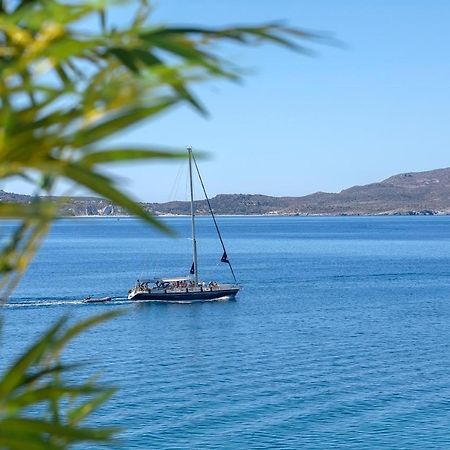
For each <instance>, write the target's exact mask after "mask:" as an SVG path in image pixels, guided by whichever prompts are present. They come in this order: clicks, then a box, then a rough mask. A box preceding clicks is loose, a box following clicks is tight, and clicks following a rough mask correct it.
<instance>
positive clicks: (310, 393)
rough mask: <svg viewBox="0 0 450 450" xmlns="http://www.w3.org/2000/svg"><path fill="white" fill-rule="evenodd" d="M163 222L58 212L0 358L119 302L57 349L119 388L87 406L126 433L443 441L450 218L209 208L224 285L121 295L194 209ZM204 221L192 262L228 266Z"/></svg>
mask: <svg viewBox="0 0 450 450" xmlns="http://www.w3.org/2000/svg"><path fill="white" fill-rule="evenodd" d="M165 222H166V223H167V224H168V225H170V227H172V228H173V229H174V230H175V231H176V233H177V238H175V239H170V238H167V237H165V236H164V235H161V234H159V233H157V232H156V231H154V230H151V229H148V228H146V227H145V226H144V225H142V224H141V223H140V222H139V221H137V220H134V219H127V218H125V219H120V220H118V219H117V218H107V219H103V218H102V219H73V220H62V221H60V222H58V223H57V224H56V225H55V226H54V227H53V229H52V231H51V234H50V236H49V238H48V240H47V241H46V243H45V245H44V247H43V248H42V249H41V251H40V252H39V254H38V256H37V258H36V259H35V261H34V262H33V264H32V266H31V267H30V269H29V271H28V272H27V274H26V276H25V278H24V279H23V281H22V282H21V284H20V286H19V288H18V289H17V290H16V291H15V293H14V295H13V298H12V299H11V301H10V303H9V305H8V306H7V307H5V308H4V309H3V310H2V311H0V314H1V317H2V319H3V325H4V326H3V334H2V337H1V344H0V366H4V365H5V364H6V362H7V361H11V359H12V358H13V357H15V356H17V355H18V353H19V352H20V351H21V350H22V349H23V348H24V347H25V346H26V345H27V344H28V343H30V342H31V341H32V340H33V339H34V338H35V337H36V336H37V335H38V333H40V332H41V331H42V330H44V329H45V328H46V327H48V326H49V325H50V324H51V323H53V322H54V321H55V320H56V319H57V318H59V317H60V316H61V315H62V314H64V313H69V314H71V316H72V317H73V318H74V319H75V318H81V317H86V316H90V315H92V314H96V313H100V312H103V311H107V310H111V309H119V308H123V307H127V308H128V313H127V314H125V315H123V316H121V317H118V318H116V319H114V320H112V321H111V322H109V323H106V324H104V325H102V326H100V327H98V328H95V329H93V330H92V331H90V332H88V333H86V334H84V335H83V336H81V337H80V338H79V339H78V340H77V341H75V342H74V344H73V345H71V346H70V347H69V349H68V351H67V353H66V356H67V357H68V358H70V359H72V360H77V361H87V362H88V363H89V364H88V367H87V369H86V370H87V372H88V374H91V373H98V372H100V373H101V374H102V376H101V380H102V382H104V383H105V384H113V385H116V386H118V387H119V388H120V390H119V391H118V393H117V394H116V395H115V396H114V397H113V399H112V401H110V402H109V403H108V404H107V405H106V406H104V407H103V408H102V409H101V410H100V411H99V412H98V413H96V414H95V415H94V416H93V418H92V422H93V423H95V424H97V425H118V426H121V427H123V428H124V431H123V433H122V434H121V439H122V443H123V448H126V449H151V448H161V449H178V448H195V449H199V448H202V449H210V448H226V449H245V448H252V449H256V448H258V449H266V448H267V449H268V448H286V449H297V448H308V449H329V448H358V449H359V448H392V449H404V448H407V449H412V448H417V449H424V448H449V447H450V218H449V217H373V218H350V217H342V218H300V217H291V218H279V217H220V218H219V222H220V225H221V228H222V231H223V235H224V239H225V242H226V244H228V253H229V256H230V259H231V261H232V263H234V266H235V270H236V273H237V274H238V276H239V281H240V282H241V283H242V285H243V286H244V287H243V290H242V292H240V294H239V295H238V297H237V300H236V301H228V302H210V303H201V304H190V305H181V304H155V303H141V304H131V305H130V303H129V302H127V301H125V296H126V293H127V291H128V289H129V288H130V287H131V286H132V284H133V283H134V281H135V280H136V279H137V278H140V279H143V278H145V277H153V276H155V275H178V274H180V275H184V274H186V273H187V271H188V270H189V267H190V264H191V258H190V255H189V251H190V245H191V242H190V241H189V239H188V238H187V236H188V235H189V219H188V218H167V219H165ZM198 222H199V226H198V228H199V230H198V234H199V253H200V264H199V266H200V272H201V276H203V278H205V279H207V280H210V279H221V280H229V279H230V275H229V273H228V271H227V266H226V265H225V264H222V263H220V262H219V260H220V256H221V249H220V245H219V243H218V241H217V240H216V239H215V235H214V229H213V227H212V224H211V222H210V220H209V219H207V218H200V219H199V221H198ZM10 227H12V225H4V224H3V225H2V228H1V233H2V234H3V236H4V235H5V234H7V232H8V228H10ZM88 294H92V295H101V296H104V295H110V296H113V297H116V300H115V301H114V302H113V303H112V304H105V305H86V304H82V303H80V299H82V298H83V297H85V296H86V295H88ZM85 448H88V447H85Z"/></svg>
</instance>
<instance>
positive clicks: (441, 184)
mask: <svg viewBox="0 0 450 450" xmlns="http://www.w3.org/2000/svg"><path fill="white" fill-rule="evenodd" d="M51 199H52V200H56V198H51ZM30 201H31V197H30V196H28V195H21V194H12V193H8V192H4V191H1V190H0V202H18V203H26V202H30ZM142 205H143V206H144V207H145V208H146V209H147V210H148V211H150V212H152V213H154V214H189V213H190V204H189V202H182V201H176V202H168V203H143V204H142ZM211 205H212V207H213V209H214V211H215V213H217V214H280V215H284V214H291V215H292V214H298V215H373V214H450V168H446V169H437V170H431V171H428V172H414V173H403V174H399V175H394V176H392V177H390V178H387V179H386V180H383V181H381V182H379V183H372V184H367V185H364V186H353V187H351V188H349V189H344V190H343V191H341V192H339V193H336V194H333V193H326V192H317V193H315V194H310V195H306V196H303V197H271V196H267V195H258V194H256V195H251V194H221V195H217V196H216V197H214V198H212V199H211ZM195 208H196V211H197V214H205V213H207V212H208V206H207V203H206V201H205V200H200V201H197V202H195ZM61 213H62V214H63V215H68V216H92V215H100V216H114V215H124V214H126V212H125V211H123V210H122V209H121V208H118V207H116V206H114V205H112V204H111V203H110V202H108V201H106V200H103V199H100V198H97V197H71V198H67V199H64V200H63V206H62V207H61Z"/></svg>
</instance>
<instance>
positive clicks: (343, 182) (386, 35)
mask: <svg viewBox="0 0 450 450" xmlns="http://www.w3.org/2000/svg"><path fill="white" fill-rule="evenodd" d="M449 18H450V2H449V1H447V0H429V1H426V2H425V1H423V0H420V1H419V0H376V1H371V2H368V1H361V0H340V1H337V0H277V1H273V0H227V1H213V0H189V1H186V0H161V1H159V2H158V3H157V4H156V7H155V12H154V15H153V20H154V23H155V22H160V23H169V24H178V25H179V24H184V25H186V24H196V25H208V26H213V25H217V26H219V25H233V24H259V23H264V22H270V21H274V20H276V21H278V20H282V21H284V22H285V23H286V24H288V25H292V26H296V27H299V28H303V29H306V30H310V31H319V32H326V33H330V34H332V35H333V36H334V37H335V38H336V39H338V40H339V41H340V42H341V43H342V44H343V45H340V46H333V45H326V44H325V45H321V44H319V45H317V44H314V43H311V45H310V47H311V48H313V49H314V50H315V55H314V56H304V55H299V54H296V53H293V52H290V51H288V50H286V49H283V48H280V47H277V46H273V45H264V46H263V47H260V48H253V47H252V48H244V47H239V46H237V47H233V48H232V49H228V50H227V51H228V56H229V57H231V58H232V59H233V61H234V62H237V63H238V64H239V65H240V66H241V67H243V68H244V69H247V70H248V72H249V74H248V75H247V76H246V77H245V80H244V83H242V84H240V85H238V84H234V83H228V82H226V81H220V82H219V81H217V82H214V83H212V84H209V85H208V86H205V87H203V88H199V89H197V91H196V92H197V94H198V96H199V97H200V99H201V100H202V101H203V103H204V104H205V105H206V107H207V109H208V111H209V113H210V117H209V118H204V117H202V116H199V115H198V114H197V113H196V112H195V111H194V110H193V109H192V108H189V107H188V106H182V107H179V108H177V109H176V110H172V111H171V112H169V113H167V114H166V115H163V116H161V117H160V118H158V119H157V120H155V121H152V122H150V123H148V124H145V125H143V126H139V127H138V128H134V129H133V130H131V131H130V132H128V133H126V134H124V135H122V136H118V137H116V138H115V141H116V142H117V143H119V142H120V143H123V142H131V143H135V144H136V143H146V144H158V145H166V146H171V147H176V148H184V147H185V146H186V145H192V146H193V148H194V150H195V149H199V150H206V151H208V152H209V158H208V159H207V160H204V161H200V169H201V171H202V174H203V177H204V181H205V183H206V185H207V188H208V190H209V194H210V195H211V196H213V195H216V194H220V193H250V194H267V195H276V196H283V195H287V196H299V195H305V194H308V193H312V192H315V191H327V192H338V191H340V190H342V189H344V188H346V187H350V186H352V185H356V184H366V183H370V182H376V181H379V180H382V179H384V178H387V177H389V176H391V175H394V174H396V173H401V172H411V171H423V170H431V169H436V168H441V167H448V166H450V153H449V150H450V126H449V125H450V120H449V119H450V101H449V100H450V65H449V64H450V58H449V56H450V54H449V53H450V27H448V21H449ZM115 20H118V21H119V22H120V20H121V19H120V17H118V16H117V17H116V18H115ZM178 172H179V163H178V162H175V163H171V164H170V165H169V164H162V163H161V164H155V163H151V164H147V163H146V164H139V165H129V166H126V167H123V168H120V169H118V170H115V171H114V173H115V174H116V175H117V177H118V179H120V180H121V181H120V183H121V186H122V187H124V188H126V190H127V191H128V192H130V193H131V194H132V195H133V196H134V197H136V198H138V199H140V200H144V201H158V202H161V201H168V200H174V199H176V198H177V199H185V198H186V192H185V189H178V190H177V189H174V186H176V183H177V181H176V179H177V173H178ZM178 183H179V184H180V185H185V183H184V182H181V183H180V182H179V180H178ZM8 188H9V190H14V189H15V190H16V191H20V190H21V189H22V186H21V185H19V184H12V185H9V186H8Z"/></svg>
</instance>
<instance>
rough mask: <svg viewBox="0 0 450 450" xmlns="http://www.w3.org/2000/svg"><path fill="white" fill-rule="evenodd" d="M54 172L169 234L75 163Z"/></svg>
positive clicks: (137, 205) (139, 207) (125, 197)
mask: <svg viewBox="0 0 450 450" xmlns="http://www.w3.org/2000/svg"><path fill="white" fill-rule="evenodd" d="M56 170H58V171H60V172H61V174H63V175H64V176H66V177H67V178H70V179H71V180H73V181H75V182H77V183H78V184H79V185H81V186H85V187H87V188H89V189H90V190H92V191H93V192H97V194H100V195H101V196H102V197H105V198H107V199H109V200H111V201H112V202H113V203H115V204H116V205H118V206H122V207H123V208H125V209H126V210H128V211H129V212H130V213H131V214H133V215H135V216H137V217H139V218H141V219H143V220H144V221H145V222H147V223H149V224H151V225H153V226H155V227H156V228H158V229H159V230H161V231H164V232H165V233H168V234H171V232H170V230H169V229H168V228H167V226H165V225H164V224H163V223H162V222H160V221H159V220H157V219H156V218H155V217H154V216H152V215H151V214H150V213H148V212H147V211H146V210H145V209H144V208H143V207H142V206H140V205H139V204H138V203H136V202H135V201H134V200H132V199H131V198H130V197H128V195H126V194H124V193H122V192H121V191H119V190H118V189H117V188H115V187H114V186H113V184H112V182H111V181H109V180H106V179H105V177H102V176H100V175H99V174H97V173H96V172H93V171H91V170H88V169H86V168H85V167H83V166H81V165H79V164H75V163H72V164H67V165H65V166H64V167H63V168H58V167H57V168H56Z"/></svg>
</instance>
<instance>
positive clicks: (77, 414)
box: [67, 389, 116, 424]
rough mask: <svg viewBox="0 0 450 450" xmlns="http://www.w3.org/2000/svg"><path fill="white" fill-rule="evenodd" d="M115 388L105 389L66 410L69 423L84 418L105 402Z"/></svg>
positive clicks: (76, 422)
mask: <svg viewBox="0 0 450 450" xmlns="http://www.w3.org/2000/svg"><path fill="white" fill-rule="evenodd" d="M115 391H116V390H115V389H107V390H105V391H104V392H102V393H101V394H99V395H98V396H96V397H95V398H93V399H91V400H89V401H87V402H85V403H83V404H82V405H80V406H78V407H76V408H74V409H72V410H71V411H69V412H68V414H67V418H68V421H69V423H70V424H78V423H79V422H80V421H82V420H83V419H85V418H86V417H87V416H88V415H89V414H90V413H91V412H92V411H94V410H95V409H97V408H98V407H99V406H101V405H102V404H103V403H105V402H106V401H107V400H108V399H109V398H110V397H111V396H112V395H113V394H114V392H115Z"/></svg>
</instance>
